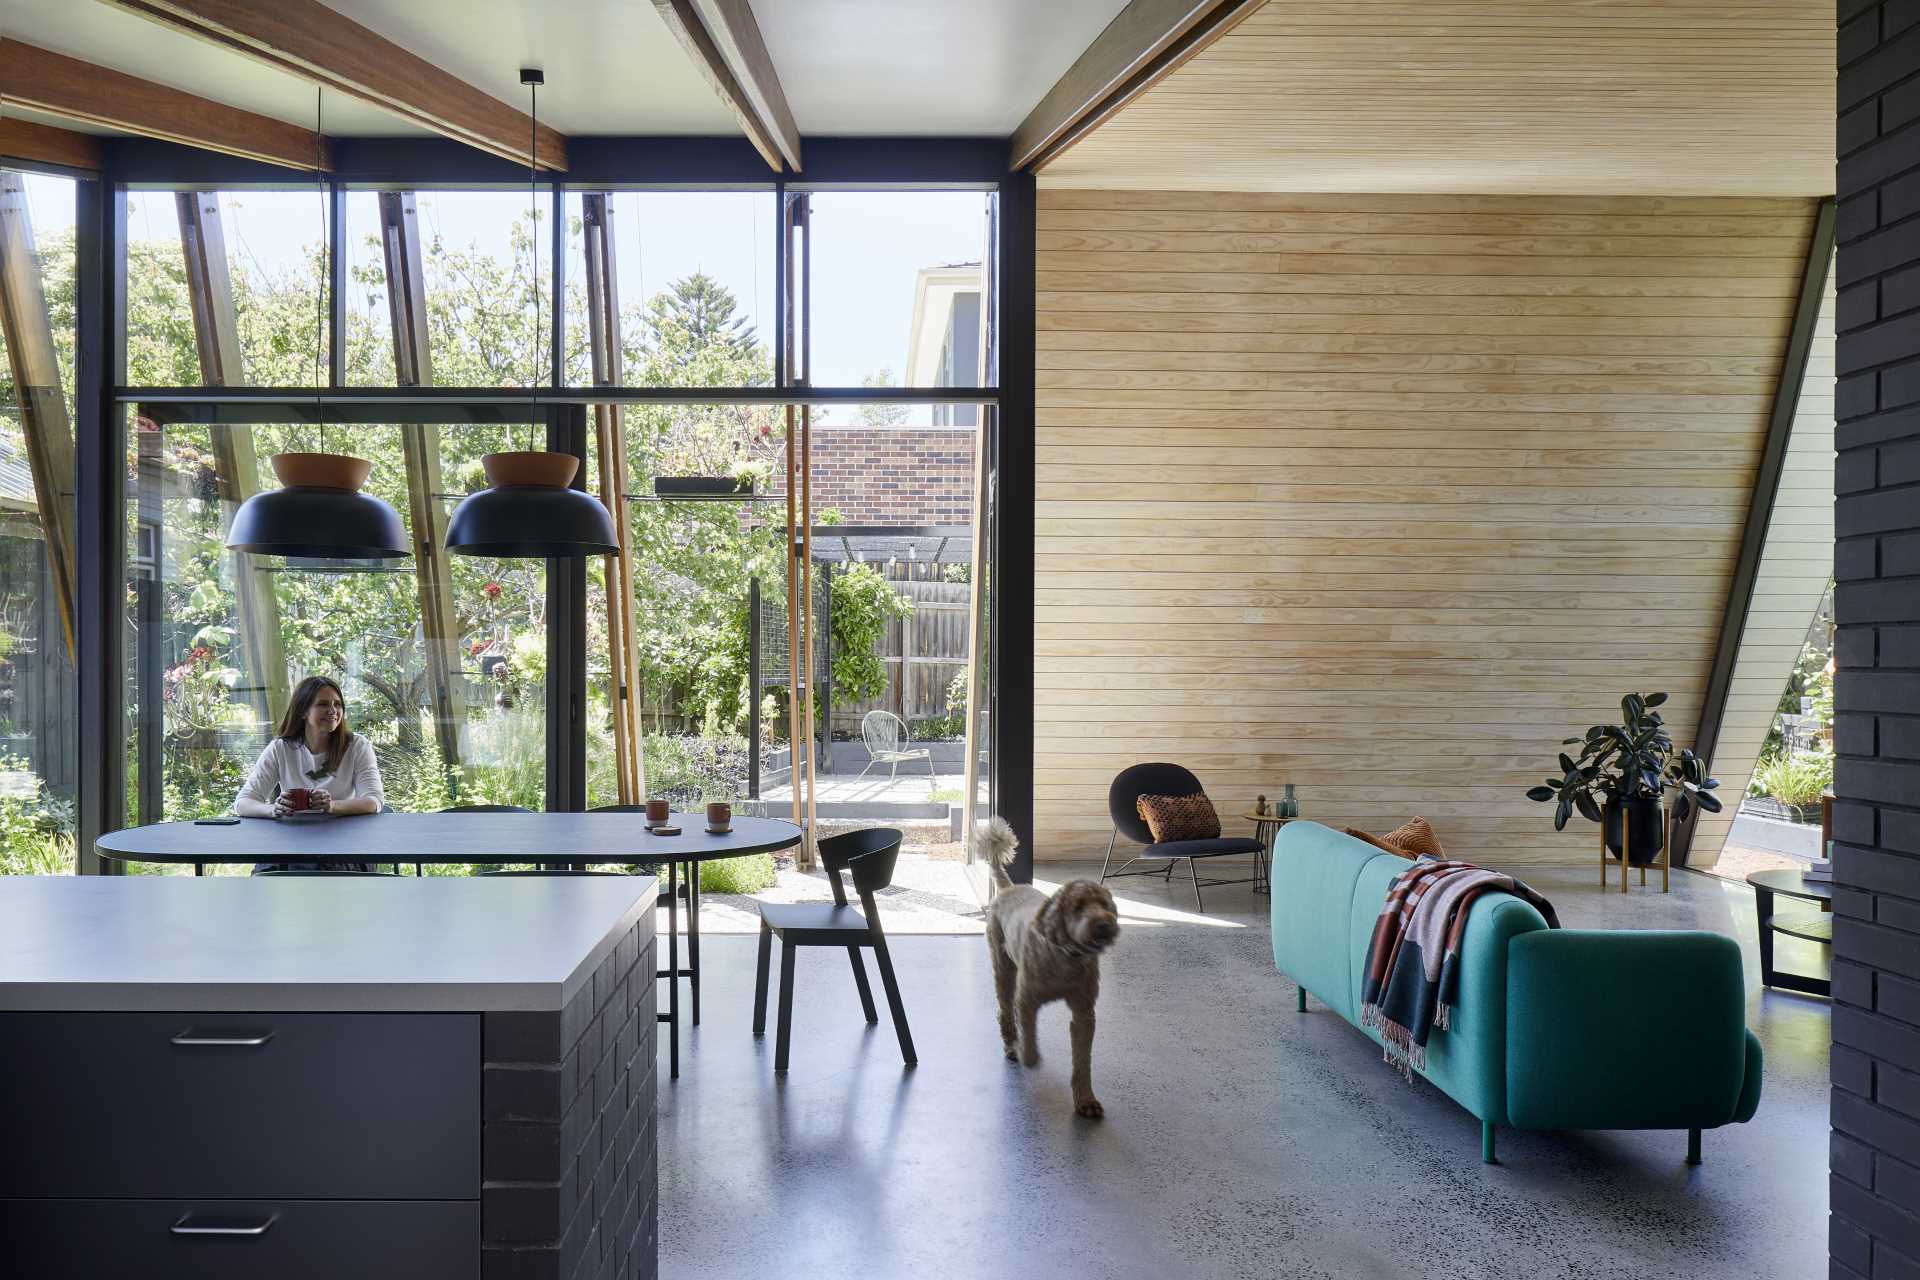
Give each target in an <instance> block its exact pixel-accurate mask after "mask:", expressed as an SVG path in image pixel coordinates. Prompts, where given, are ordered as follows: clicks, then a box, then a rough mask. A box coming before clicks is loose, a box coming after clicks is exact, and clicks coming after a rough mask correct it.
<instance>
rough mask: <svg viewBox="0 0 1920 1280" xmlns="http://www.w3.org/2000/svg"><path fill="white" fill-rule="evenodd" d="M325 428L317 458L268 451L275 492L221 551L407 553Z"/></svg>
mask: <svg viewBox="0 0 1920 1280" xmlns="http://www.w3.org/2000/svg"><path fill="white" fill-rule="evenodd" d="M320 93H321V91H320V90H315V91H314V105H313V134H314V138H315V139H316V141H317V139H318V138H319V137H320V125H321V116H320ZM314 173H315V174H316V175H317V177H318V179H319V184H318V185H319V188H320V211H321V212H320V243H321V259H320V261H321V264H322V271H321V276H322V279H324V280H327V281H331V280H332V279H333V259H332V251H333V249H332V243H331V238H330V237H329V236H328V234H327V215H326V208H327V179H326V171H325V170H324V169H322V168H321V167H320V166H319V164H318V163H316V164H315V166H314ZM325 333H326V293H325V291H324V289H323V290H321V291H320V293H319V297H318V299H317V300H316V302H315V304H314V342H313V386H314V392H313V408H314V413H315V416H316V417H322V416H324V411H323V408H322V405H321V401H320V387H321V385H322V384H321V374H320V349H321V347H322V346H324V345H325V342H326V339H325ZM326 440H327V437H326V427H325V426H322V427H321V428H320V448H321V449H322V450H323V452H320V453H276V454H274V455H273V456H272V457H271V458H269V459H268V460H267V461H268V462H269V464H271V465H272V467H273V473H274V474H275V475H276V476H278V477H279V478H280V484H281V486H282V487H281V488H278V489H270V490H268V491H266V492H265V493H256V494H254V495H253V496H252V497H250V498H248V499H247V500H246V501H245V502H243V503H241V504H240V507H239V509H238V510H237V511H235V512H234V513H233V522H232V523H231V524H229V525H228V526H227V546H228V548H229V549H230V550H233V551H250V552H252V553H253V554H255V555H263V556H306V557H314V558H320V559H339V560H392V559H396V558H398V557H401V556H405V555H407V554H409V552H408V548H407V531H406V528H405V526H403V525H402V524H401V523H400V513H399V512H397V511H395V510H394V509H393V508H392V507H390V506H388V505H387V504H386V503H384V502H382V501H381V500H380V499H378V498H376V497H374V496H373V495H371V494H366V493H362V492H360V487H361V486H362V485H364V484H365V483H366V482H367V476H368V475H369V474H370V473H371V472H372V471H373V464H372V463H371V462H368V461H367V460H366V459H365V458H352V457H348V456H346V455H345V454H338V453H326V452H324V450H325V449H326V447H327V445H326Z"/></svg>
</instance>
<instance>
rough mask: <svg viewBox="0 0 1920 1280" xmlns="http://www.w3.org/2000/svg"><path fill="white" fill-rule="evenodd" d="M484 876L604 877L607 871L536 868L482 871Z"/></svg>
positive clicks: (573, 868) (572, 868)
mask: <svg viewBox="0 0 1920 1280" xmlns="http://www.w3.org/2000/svg"><path fill="white" fill-rule="evenodd" d="M480 874H481V875H483V876H604V875H607V874H608V873H607V872H605V871H581V870H579V869H578V868H576V867H535V868H534V869H533V870H531V871H482V872H481V873H480Z"/></svg>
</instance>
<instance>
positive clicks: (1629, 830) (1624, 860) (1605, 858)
mask: <svg viewBox="0 0 1920 1280" xmlns="http://www.w3.org/2000/svg"><path fill="white" fill-rule="evenodd" d="M1660 814H1661V821H1662V822H1663V823H1664V824H1665V832H1664V838H1663V839H1662V840H1661V841H1660V858H1659V860H1658V861H1657V862H1643V863H1641V864H1640V884H1641V887H1642V888H1644V887H1645V886H1646V883H1647V868H1648V867H1656V866H1657V867H1659V868H1660V892H1662V893H1669V892H1671V891H1672V889H1673V867H1672V857H1673V810H1672V808H1670V807H1669V806H1667V805H1664V804H1663V805H1661V806H1660ZM1632 853H1633V821H1632V815H1631V814H1629V813H1628V812H1627V811H1626V809H1625V808H1622V809H1621V811H1620V892H1622V893H1625V892H1626V891H1627V867H1628V865H1629V858H1630V857H1631V855H1632ZM1612 861H1613V851H1612V850H1610V849H1608V848H1607V824H1606V823H1605V822H1602V823H1601V824H1600V887H1601V888H1602V889H1605V888H1606V887H1607V870H1608V865H1609V864H1610V863H1611V862H1612Z"/></svg>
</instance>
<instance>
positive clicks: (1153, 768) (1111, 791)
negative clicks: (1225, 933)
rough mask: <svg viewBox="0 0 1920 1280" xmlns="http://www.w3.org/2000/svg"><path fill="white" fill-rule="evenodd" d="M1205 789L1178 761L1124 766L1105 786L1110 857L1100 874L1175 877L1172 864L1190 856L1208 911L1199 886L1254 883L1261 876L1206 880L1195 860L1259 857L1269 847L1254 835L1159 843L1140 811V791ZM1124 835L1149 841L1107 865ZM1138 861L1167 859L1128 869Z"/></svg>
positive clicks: (1196, 896) (1196, 894)
mask: <svg viewBox="0 0 1920 1280" xmlns="http://www.w3.org/2000/svg"><path fill="white" fill-rule="evenodd" d="M1200 790H1201V787H1200V779H1198V778H1196V777H1194V776H1193V774H1192V773H1191V772H1190V771H1189V770H1187V769H1184V768H1182V767H1181V766H1180V765H1177V764H1167V763H1164V762H1155V763H1151V764H1136V765H1130V766H1128V767H1127V768H1125V769H1122V770H1121V771H1120V776H1119V777H1117V778H1115V779H1114V780H1113V785H1112V786H1111V787H1109V788H1107V814H1108V816H1110V817H1111V818H1112V819H1113V835H1112V836H1111V837H1109V838H1108V840H1107V856H1106V858H1105V859H1104V860H1102V862H1101V863H1100V879H1101V880H1103V881H1104V880H1107V879H1118V878H1119V877H1121V876H1162V877H1164V878H1165V879H1167V880H1172V879H1173V869H1174V867H1176V866H1177V865H1179V862H1180V860H1181V859H1182V858H1185V859H1186V860H1187V874H1188V875H1190V876H1192V877H1193V905H1194V909H1195V910H1197V911H1202V912H1204V911H1205V910H1206V905H1205V904H1204V903H1203V902H1201V900H1200V886H1201V885H1227V884H1255V883H1258V881H1259V877H1258V876H1250V877H1247V878H1244V879H1237V880H1202V879H1201V878H1200V873H1199V871H1197V870H1196V869H1195V867H1194V864H1195V863H1196V862H1198V861H1199V860H1200V859H1201V858H1220V857H1228V856H1234V855H1242V854H1252V855H1253V856H1254V857H1255V858H1258V857H1259V856H1260V855H1261V854H1262V853H1263V852H1265V848H1266V847H1265V846H1264V845H1262V844H1261V843H1260V842H1259V841H1258V840H1255V839H1254V838H1253V837H1252V836H1215V837H1213V838H1212V839H1210V840H1169V841H1166V842H1165V843H1163V844H1155V843H1154V840H1153V831H1152V830H1151V829H1150V828H1149V827H1148V826H1147V820H1146V819H1145V818H1142V817H1141V816H1140V810H1139V808H1138V807H1137V804H1136V802H1137V801H1138V800H1139V799H1140V797H1141V796H1190V795H1194V794H1196V793H1197V792H1199V791H1200ZM1121 836H1125V837H1126V838H1127V839H1129V840H1131V841H1133V842H1134V843H1135V844H1142V845H1145V846H1146V848H1144V849H1142V850H1141V851H1140V852H1139V853H1137V854H1135V855H1134V856H1133V857H1131V858H1129V859H1127V861H1126V862H1125V863H1123V864H1122V865H1121V867H1120V869H1119V870H1118V871H1112V870H1109V869H1108V868H1110V867H1111V866H1112V865H1113V846H1114V845H1115V844H1116V843H1117V842H1118V841H1119V839H1120V837H1121ZM1136 862H1152V863H1165V864H1166V865H1165V867H1164V868H1162V867H1159V866H1154V867H1149V868H1146V869H1143V870H1140V871H1129V870H1128V869H1127V868H1129V867H1131V866H1133V864H1134V863H1136Z"/></svg>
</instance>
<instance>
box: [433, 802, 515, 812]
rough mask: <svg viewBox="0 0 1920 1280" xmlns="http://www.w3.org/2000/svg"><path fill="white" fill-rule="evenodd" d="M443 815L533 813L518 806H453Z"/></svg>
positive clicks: (445, 810)
mask: <svg viewBox="0 0 1920 1280" xmlns="http://www.w3.org/2000/svg"><path fill="white" fill-rule="evenodd" d="M440 812H442V813H532V812H533V810H531V809H527V808H523V807H522V806H520V805H517V804H451V805H448V806H447V807H446V808H444V809H442V810H441V811H440Z"/></svg>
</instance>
